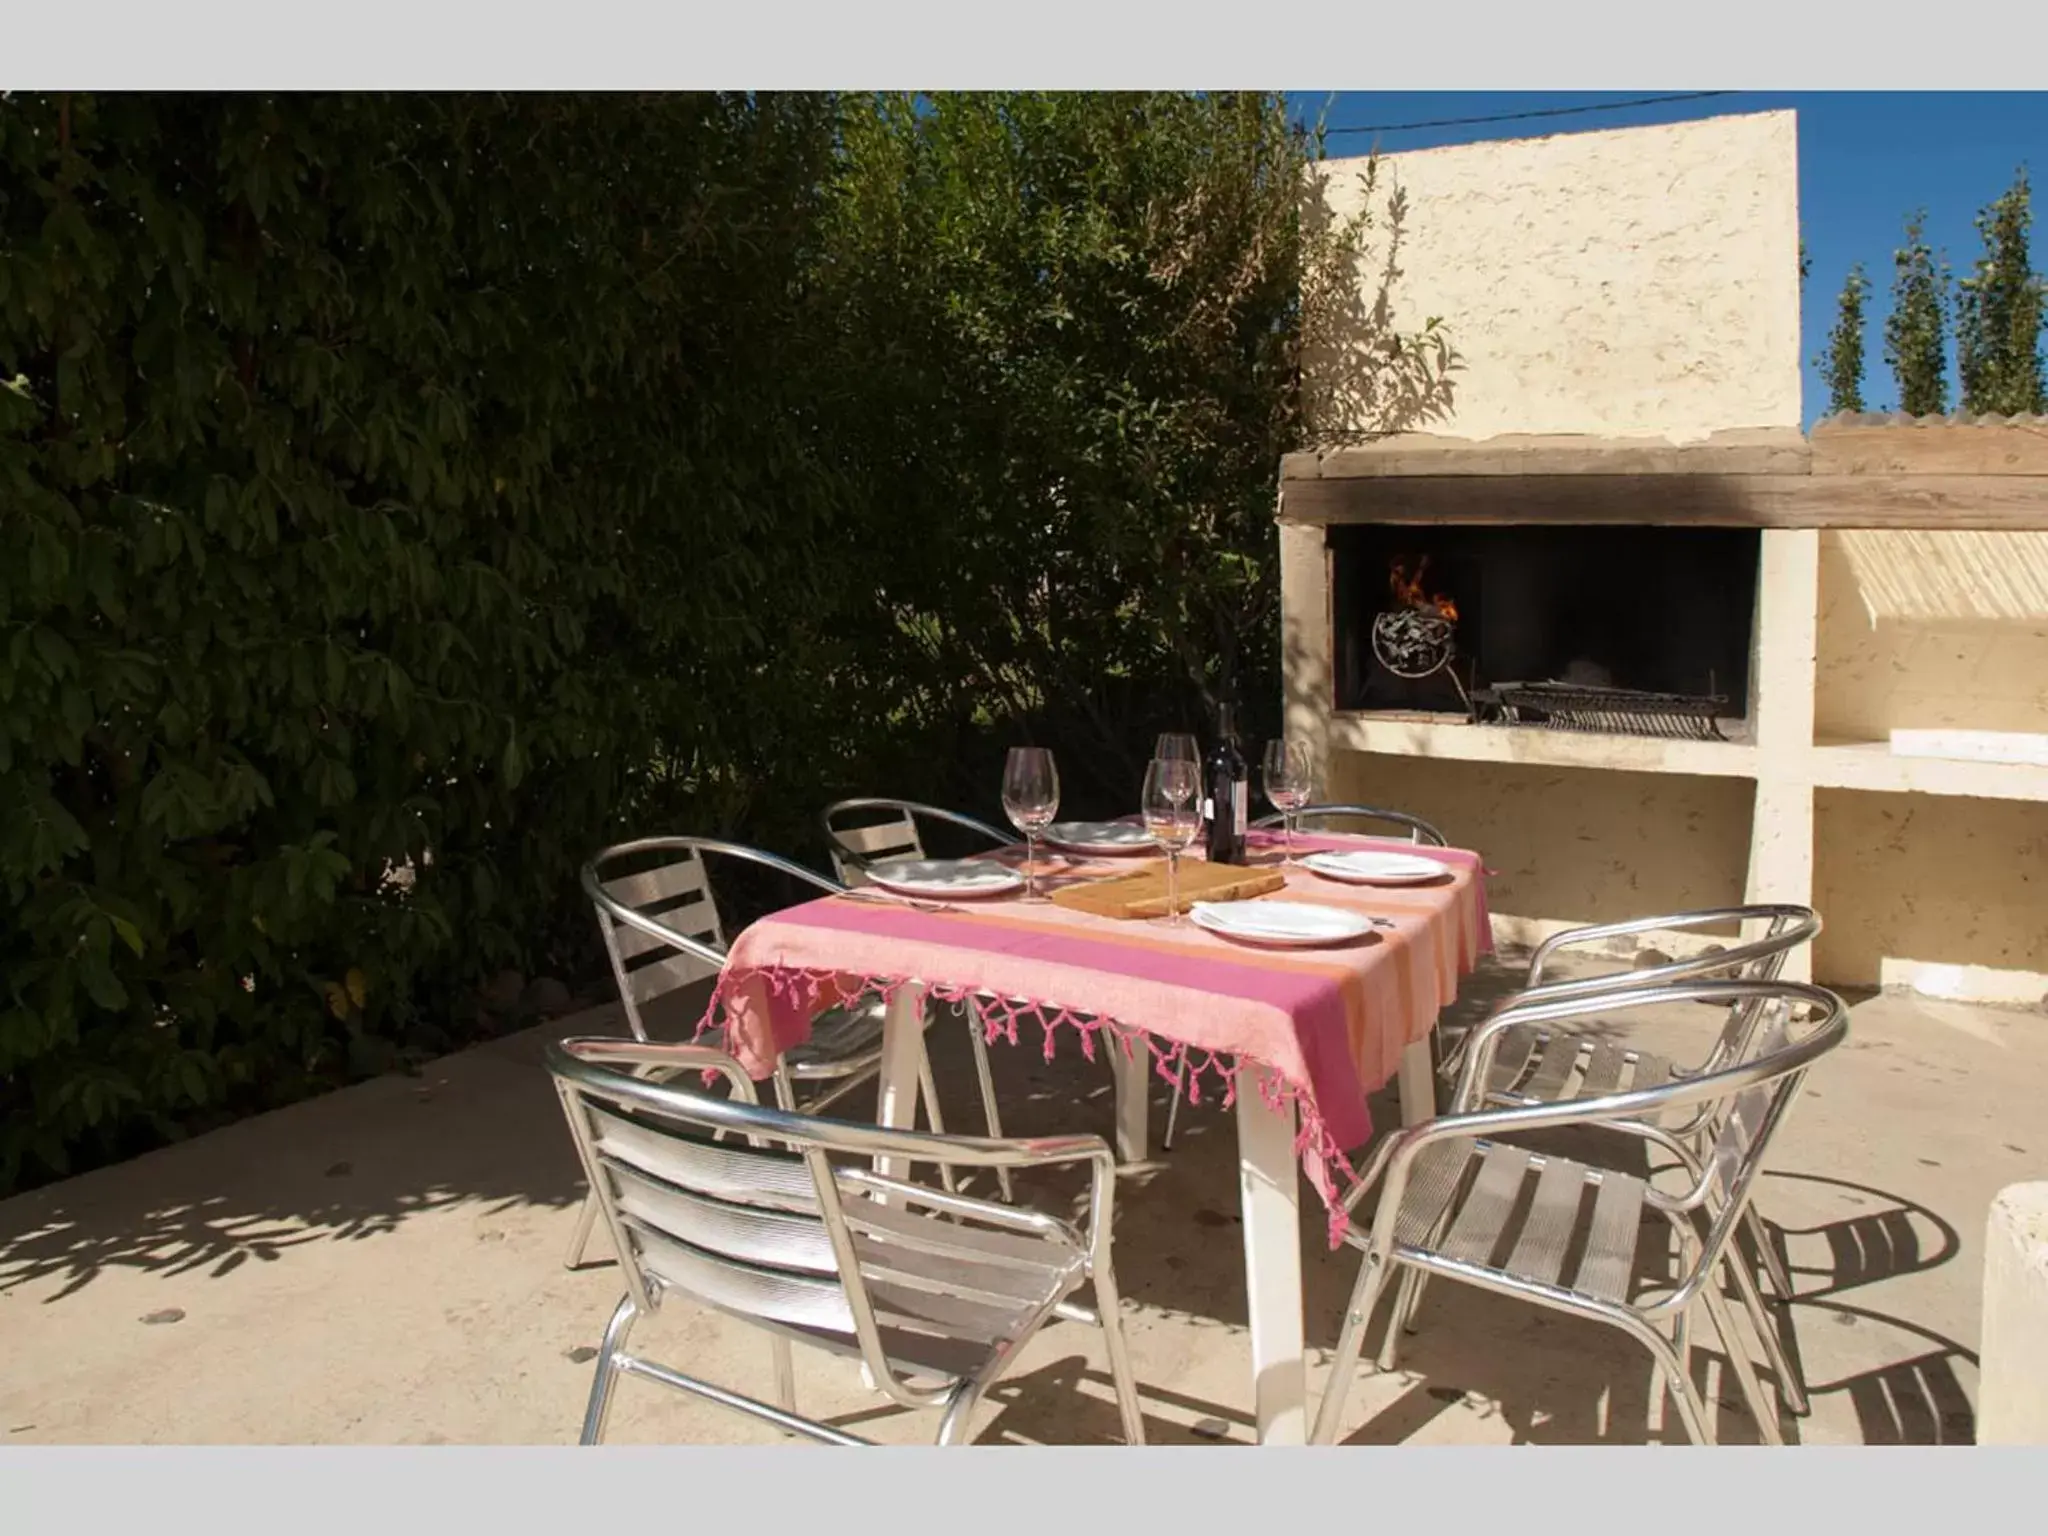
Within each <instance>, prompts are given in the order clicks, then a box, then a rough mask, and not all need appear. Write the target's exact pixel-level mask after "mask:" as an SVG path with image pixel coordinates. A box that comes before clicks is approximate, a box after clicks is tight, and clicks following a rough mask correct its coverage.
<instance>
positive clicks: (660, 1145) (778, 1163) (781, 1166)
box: [587, 1105, 818, 1215]
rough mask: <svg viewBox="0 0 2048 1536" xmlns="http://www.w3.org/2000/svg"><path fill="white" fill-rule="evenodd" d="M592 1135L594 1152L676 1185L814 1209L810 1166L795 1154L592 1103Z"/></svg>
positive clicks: (767, 1204) (720, 1196)
mask: <svg viewBox="0 0 2048 1536" xmlns="http://www.w3.org/2000/svg"><path fill="white" fill-rule="evenodd" d="M587 1113H588V1114H589V1117H590V1127H591V1140H592V1145H593V1147H594V1148H595V1150H596V1152H597V1154H598V1156H599V1157H600V1158H602V1159H604V1160H606V1161H608V1162H618V1163H622V1164H624V1165H625V1166H627V1167H629V1168H631V1169H633V1170H635V1171H636V1172H639V1173H644V1174H650V1175H652V1176H653V1177H655V1178H657V1179H661V1180H662V1181H664V1182H665V1183H669V1184H673V1185H675V1186H676V1187H677V1188H678V1189H683V1190H688V1191H690V1192H692V1193H694V1194H700V1195H708V1196H710V1197H711V1198H712V1199H714V1200H730V1201H734V1202H737V1203H740V1204H746V1205H758V1206H761V1207H763V1208H765V1209H768V1210H776V1211H790V1212H795V1213H798V1214H806V1213H807V1214H811V1215H815V1214H816V1213H817V1209H818V1192H817V1190H816V1188H815V1187H814V1186H813V1185H812V1182H811V1173H810V1170H809V1169H808V1168H806V1167H804V1165H803V1163H802V1162H801V1161H800V1160H799V1159H797V1158H794V1157H790V1156H787V1155H784V1154H776V1153H768V1152H765V1151H763V1150H761V1149H759V1148H748V1147H738V1146H732V1145H728V1144H726V1143H723V1142H711V1141H700V1140H698V1139H696V1138H694V1137H691V1136H688V1135H679V1134H677V1133H676V1132H675V1131H672V1130H669V1129H667V1128H665V1127H656V1126H654V1125H651V1124H646V1123H642V1122H639V1121H634V1120H628V1119H626V1118H625V1117H624V1116H621V1115H617V1114H614V1113H612V1112H611V1111H609V1110H606V1109H600V1108H598V1107H596V1106H594V1105H593V1106H590V1107H589V1108H588V1110H587Z"/></svg>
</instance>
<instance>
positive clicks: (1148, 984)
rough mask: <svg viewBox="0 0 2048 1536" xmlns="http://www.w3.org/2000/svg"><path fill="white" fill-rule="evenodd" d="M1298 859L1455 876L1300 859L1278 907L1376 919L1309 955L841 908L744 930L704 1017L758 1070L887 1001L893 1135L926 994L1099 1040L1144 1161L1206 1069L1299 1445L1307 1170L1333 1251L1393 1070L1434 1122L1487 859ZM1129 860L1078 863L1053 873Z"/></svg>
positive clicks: (1478, 919) (1481, 926)
mask: <svg viewBox="0 0 2048 1536" xmlns="http://www.w3.org/2000/svg"><path fill="white" fill-rule="evenodd" d="M1278 843H1279V840H1278V839H1277V838H1269V837H1266V836H1264V835H1262V834H1259V833H1253V834H1251V838H1250V847H1251V858H1252V860H1253V862H1255V863H1274V864H1277V863H1278V860H1279V846H1278ZM1294 846H1295V848H1296V849H1297V851H1299V852H1313V851H1317V850H1332V851H1341V850H1352V849H1381V850H1398V851H1400V852H1402V853H1408V854H1417V855H1420V856H1422V857H1424V858H1429V859H1434V860H1436V861H1438V862H1440V863H1441V864H1442V865H1443V866H1444V874H1443V876H1442V877H1441V878H1440V879H1436V880H1432V881H1429V882H1427V883H1423V884H1417V885H1406V886H1367V885H1354V884H1349V883H1341V882H1338V881H1334V880H1330V879H1326V878H1323V877H1321V876H1318V875H1315V874H1312V873H1310V872H1309V871H1307V870H1305V869H1302V868H1300V867H1298V866H1296V867H1293V868H1290V869H1288V870H1287V872H1286V881H1287V883H1286V888H1285V890H1284V891H1281V892H1276V893H1275V894H1276V895H1278V896H1281V897H1284V898H1285V899H1288V900H1311V901H1317V902H1324V903H1327V904H1329V905H1331V906H1334V907H1339V908H1342V909H1345V910H1348V911H1352V912H1357V913H1363V914H1367V915H1369V916H1371V917H1373V918H1375V919H1378V920H1379V921H1378V922H1376V923H1375V925H1374V927H1373V930H1372V932H1371V933H1369V934H1368V935H1366V936H1365V937H1363V938H1362V939H1359V940H1355V941H1352V942H1350V943H1348V944H1343V945H1332V946H1324V947H1318V948H1313V949H1275V948H1267V947H1263V946H1261V947H1251V946H1246V945H1241V944H1237V943H1233V942H1231V941H1229V940H1227V939H1224V938H1220V937H1218V936H1216V935H1214V934H1212V933H1210V932H1208V931H1206V930H1204V929H1203V928H1200V927H1197V926H1196V925H1194V924H1193V923H1188V922H1183V923H1180V924H1175V925H1169V924H1166V923H1164V922H1160V921H1156V920H1153V921H1132V920H1119V919H1115V918H1109V917H1103V916H1098V915H1095V914H1091V913H1086V912H1080V911H1074V910H1070V909H1069V908H1067V907H1065V906H1061V905H1057V904H1054V903H1052V902H1049V901H1045V900H1038V901H1024V900H1018V899H1005V900H993V901H991V900H979V901H964V900H963V901H956V902H949V903H944V904H912V903H909V902H898V901H893V900H883V899H860V898H858V897H853V896H846V897H836V896H827V897H823V898H820V899H818V900H815V901H810V902H805V903H803V904H801V905H799V906H795V907H790V908H786V909H784V910H782V911H779V912H776V913H773V914H771V915H769V916H767V917H765V918H762V919H761V920H760V921H758V922H756V923H754V924H753V925H752V926H750V927H749V928H747V929H746V930H745V931H744V932H743V933H741V934H740V935H739V937H738V938H737V939H736V940H735V941H734V942H733V944H732V946H731V949H730V952H729V954H728V956H727V960H726V967H725V971H724V973H723V975H722V977H721V979H720V982H719V986H718V989H717V992H716V993H715V994H714V997H713V1001H712V1004H711V1008H710V1010H709V1012H707V1014H706V1022H707V1023H709V1022H710V1021H711V1019H712V1018H713V1017H716V1016H720V1015H722V1017H723V1020H724V1023H725V1025H726V1028H727V1031H728V1033H727V1043H728V1048H729V1049H730V1050H731V1051H732V1052H733V1054H734V1055H735V1056H736V1057H737V1058H738V1059H739V1061H740V1063H741V1065H742V1066H744V1067H745V1068H746V1069H747V1071H749V1072H750V1073H752V1074H754V1075H755V1076H756V1077H766V1076H767V1075H768V1074H769V1073H770V1072H771V1071H772V1070H773V1067H774V1064H775V1060H776V1057H777V1056H778V1055H779V1054H780V1053H781V1052H782V1051H784V1050H786V1049H787V1048H789V1047H790V1046H792V1045H795V1044H797V1043H799V1042H801V1041H802V1040H803V1039H805V1038H806V1036H807V1034H808V1032H809V1029H810V1021H811V1019H812V1018H813V1017H815V1016H816V1015H817V1014H818V1013H819V1012H820V1011H822V1010H823V1009H825V1008H827V1007H829V1006H832V1005H834V1004H844V1003H850V1002H853V1001H855V1000H857V999H859V998H863V997H871V996H875V995H877V994H879V995H880V996H881V997H882V998H884V999H885V1000H886V1004H887V1011H886V1014H885V1022H884V1026H883V1044H882V1069H881V1082H880V1088H879V1103H878V1116H877V1118H878V1123H880V1124H883V1125H887V1126H892V1127H898V1128H901V1127H908V1126H912V1125H914V1121H915V1115H916V1103H917V1068H918V1059H919V1053H918V1047H919V1043H920V1037H921V1035H922V1032H923V1027H924V1020H923V1009H924V1007H925V1002H926V999H927V998H934V997H936V998H942V999H948V1000H954V1001H958V1002H962V1003H964V1004H966V1005H967V1006H970V1007H972V1008H974V1009H975V1010H976V1013H977V1015H978V1017H979V1019H980V1021H981V1024H982V1027H983V1028H984V1030H985V1031H986V1032H987V1035H988V1038H989V1039H990V1040H991V1041H993V1040H995V1039H997V1038H1003V1039H1006V1040H1008V1041H1010V1042H1011V1043H1013V1044H1014V1043H1016V1042H1017V1041H1018V1039H1019V1035H1020V1029H1021V1028H1022V1027H1023V1026H1030V1027H1032V1028H1036V1029H1037V1030H1039V1031H1040V1032H1041V1034H1042V1045H1043V1048H1044V1051H1045V1054H1046V1056H1047V1058H1048V1059H1050V1058H1051V1056H1052V1054H1053V1052H1054V1050H1055V1048H1056V1046H1057V1044H1058V1043H1059V1042H1060V1040H1062V1039H1063V1038H1067V1037H1072V1038H1073V1039H1074V1040H1075V1041H1076V1042H1077V1043H1078V1044H1080V1046H1081V1047H1082V1049H1083V1050H1084V1051H1085V1052H1086V1053H1087V1054H1089V1055H1090V1056H1092V1055H1093V1054H1094V1052H1095V1050H1096V1049H1097V1048H1098V1047H1101V1046H1106V1047H1107V1050H1108V1055H1109V1058H1110V1064H1111V1067H1112V1070H1113V1072H1114V1076H1115V1080H1116V1088H1117V1151H1118V1155H1119V1157H1120V1158H1122V1159H1123V1160H1125V1161H1133V1160H1140V1159H1143V1158H1144V1157H1145V1156H1146V1155H1147V1150H1148V1149H1147V1139H1148V1138H1147V1123H1146V1121H1147V1093H1146V1083H1147V1078H1146V1073H1147V1071H1148V1070H1149V1071H1156V1072H1157V1073H1158V1074H1159V1075H1160V1076H1161V1077H1164V1078H1165V1079H1167V1080H1168V1081H1175V1080H1178V1079H1180V1078H1181V1077H1182V1076H1183V1075H1185V1078H1186V1080H1187V1082H1188V1084H1189V1101H1190V1102H1191V1103H1198V1102H1201V1101H1202V1099H1203V1098H1204V1097H1205V1095H1204V1093H1203V1086H1202V1085H1203V1083H1204V1081H1205V1080H1206V1082H1207V1083H1208V1085H1209V1090H1210V1092H1212V1093H1213V1092H1214V1091H1215V1090H1216V1089H1218V1088H1220V1089H1221V1090H1222V1093H1223V1096H1224V1103H1225V1106H1226V1107H1234V1109H1235V1115H1236V1122H1237V1136H1238V1168H1239V1180H1238V1182H1239V1196H1240V1199H1241V1201H1242V1207H1243V1215H1244V1258H1245V1284H1246V1290H1247V1296H1248V1304H1249V1305H1248V1312H1249V1317H1250V1323H1251V1352H1252V1385H1253V1393H1252V1395H1253V1401H1254V1404H1255V1417H1256V1425H1257V1431H1258V1438H1259V1442H1260V1443H1261V1444H1266V1445H1281V1444H1299V1443H1301V1442H1302V1441H1303V1439H1304V1438H1305V1433H1306V1423H1307V1415H1306V1399H1307V1376H1306V1370H1305V1367H1304V1363H1303V1326H1302V1287H1301V1208H1300V1179H1299V1178H1298V1177H1297V1169H1299V1170H1300V1171H1301V1172H1302V1173H1305V1174H1306V1175H1307V1178H1308V1181H1309V1183H1310V1185H1311V1186H1312V1187H1313V1188H1314V1189H1315V1191H1316V1193H1317V1194H1318V1195H1319V1197H1320V1198H1321V1200H1322V1201H1323V1204H1324V1206H1325V1208H1326V1210H1327V1211H1328V1213H1329V1216H1330V1224H1329V1236H1330V1242H1331V1244H1332V1246H1333V1247H1334V1246H1335V1245H1336V1244H1337V1242H1338V1241H1339V1240H1340V1239H1341V1236H1342V1232H1343V1228H1344V1223H1345V1214H1344V1211H1343V1208H1342V1206H1341V1203H1340V1202H1341V1197H1342V1195H1343V1193H1344V1189H1345V1186H1346V1183H1347V1182H1348V1180H1349V1178H1350V1177H1351V1164H1350V1162H1349V1159H1348V1157H1347V1154H1348V1153H1352V1152H1355V1151H1357V1150H1358V1149H1359V1148H1361V1147H1362V1146H1363V1145H1364V1144H1365V1143H1366V1142H1368V1141H1369V1140H1370V1139H1371V1136H1372V1131H1373V1127H1372V1121H1371V1117H1370V1114H1369V1112H1368V1110H1367V1105H1366V1098H1367V1096H1368V1095H1369V1094H1371V1093H1372V1092H1374V1091H1375V1090H1377V1089H1379V1088H1381V1087H1383V1086H1384V1085H1385V1084H1387V1083H1388V1082H1389V1081H1393V1080H1395V1079H1396V1078H1398V1080H1399V1084H1400V1102H1401V1113H1402V1119H1403V1121H1404V1122H1405V1123H1408V1124H1413V1123H1416V1122H1417V1121H1419V1120H1422V1119H1427V1118H1428V1117H1430V1116H1431V1115H1433V1114H1434V1113H1435V1111H1436V1099H1435V1085H1434V1078H1433V1074H1432V1070H1431V1065H1430V1053H1429V1033H1430V1030H1431V1029H1432V1028H1433V1027H1434V1026H1435V1023H1436V1019H1437V1015H1438V1013H1439V1012H1440V1011H1441V1010H1442V1009H1443V1008H1444V1007H1445V1006H1446V1005H1447V1004H1449V1003H1450V1002H1451V1001H1452V1000H1453V999H1454V998H1455V997H1456V995H1457V989H1458V981H1459V979H1460V977H1461V976H1463V975H1464V974H1465V973H1467V972H1469V971H1470V970H1471V969H1472V967H1473V966H1474V965H1476V964H1477V963H1478V960H1479V958H1480V956H1481V955H1482V954H1484V953H1485V952H1486V950H1487V949H1488V948H1489V947H1490V937H1489V927H1488V923H1487V916H1486V902H1485V891H1484V880H1483V870H1482V869H1481V867H1480V861H1479V858H1478V856H1477V855H1476V854H1473V853H1470V852H1467V851H1464V850H1461V849H1454V848H1430V847H1422V846H1418V845H1416V844H1414V843H1407V842H1390V841H1388V840H1385V839H1378V838H1368V837H1351V836H1337V835H1329V834H1314V835H1301V834H1297V835H1296V837H1295V839H1294ZM1009 856H1010V857H1015V856H1016V855H1015V853H1014V852H1012V853H1011V854H1010V855H1009ZM1043 863H1044V856H1043V855H1041V865H1043ZM1129 868H1130V864H1129V861H1128V860H1119V859H1105V860H1097V861H1081V860H1067V861H1064V862H1063V863H1061V864H1060V865H1059V866H1058V873H1057V875H1056V879H1057V880H1071V879H1087V878H1095V877H1099V876H1104V875H1110V874H1116V873H1121V872H1123V871H1125V870H1127V869H1129ZM883 1171H884V1172H900V1171H901V1170H900V1169H887V1168H885V1169H884V1170H883Z"/></svg>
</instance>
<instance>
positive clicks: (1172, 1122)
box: [1159, 1062, 1188, 1152]
mask: <svg viewBox="0 0 2048 1536" xmlns="http://www.w3.org/2000/svg"><path fill="white" fill-rule="evenodd" d="M1187 1085H1188V1066H1187V1063H1186V1062H1182V1063H1181V1065H1180V1071H1179V1072H1177V1073H1175V1074H1174V1078H1173V1097H1172V1098H1171V1099H1170V1100H1168V1102H1167V1105H1166V1134H1165V1135H1164V1136H1162V1137H1160V1138H1159V1147H1160V1150H1161V1151H1164V1152H1171V1151H1172V1150H1173V1128H1174V1127H1175V1126H1177V1125H1179V1124H1180V1100H1181V1095H1182V1093H1183V1092H1184V1091H1185V1090H1186V1088H1187Z"/></svg>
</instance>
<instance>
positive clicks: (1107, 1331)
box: [1095, 1273, 1145, 1445]
mask: <svg viewBox="0 0 2048 1536" xmlns="http://www.w3.org/2000/svg"><path fill="white" fill-rule="evenodd" d="M1095 1315H1096V1317H1097V1318H1098V1319H1099V1320H1100V1321H1101V1324H1102V1346H1103V1351H1104V1353H1106V1354H1107V1355H1108V1356H1109V1380H1110V1384H1111V1385H1112V1386H1114V1387H1115V1388H1116V1407H1117V1412H1118V1413H1120V1414H1121V1415H1123V1421H1124V1444H1125V1445H1143V1444H1144V1443H1145V1417H1144V1415H1143V1413H1141V1412H1140V1411H1139V1408H1138V1378H1137V1375H1136V1373H1135V1372H1133V1371H1132V1370H1131V1352H1130V1350H1129V1349H1128V1348H1127V1347H1126V1345H1125V1343H1124V1320H1123V1313H1122V1311H1121V1310H1120V1306H1119V1303H1118V1300H1117V1291H1116V1280H1115V1278H1114V1277H1113V1276H1111V1275H1109V1274H1107V1273H1100V1274H1097V1275H1096V1277H1095Z"/></svg>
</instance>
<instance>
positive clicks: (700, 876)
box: [604, 848, 711, 910]
mask: <svg viewBox="0 0 2048 1536" xmlns="http://www.w3.org/2000/svg"><path fill="white" fill-rule="evenodd" d="M604 889H605V893H606V894H607V895H610V896H616V897H617V898H618V899H619V900H620V901H622V902H624V903H625V904H626V905H627V906H629V907H639V908H642V909H643V910H644V909H647V908H651V907H654V906H655V905H656V904H657V903H661V904H666V903H668V902H671V901H673V900H674V899H675V898H676V897H678V896H709V895H710V893H711V884H710V881H709V880H708V879H707V878H706V877H705V874H704V860H703V859H702V858H700V857H699V856H698V854H697V851H696V849H694V848H686V849H684V850H682V852H681V853H680V854H679V855H678V856H677V857H676V858H675V860H674V861H673V862H671V863H667V864H662V865H659V866H657V867H656V868H654V869H644V870H641V871H640V872H639V873H638V874H632V875H619V876H616V877H614V878H613V879H610V880H607V881H605V882H604Z"/></svg>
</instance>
